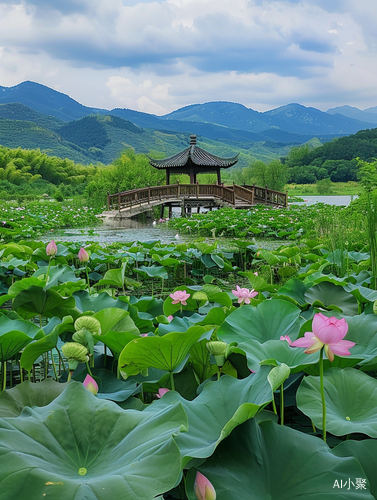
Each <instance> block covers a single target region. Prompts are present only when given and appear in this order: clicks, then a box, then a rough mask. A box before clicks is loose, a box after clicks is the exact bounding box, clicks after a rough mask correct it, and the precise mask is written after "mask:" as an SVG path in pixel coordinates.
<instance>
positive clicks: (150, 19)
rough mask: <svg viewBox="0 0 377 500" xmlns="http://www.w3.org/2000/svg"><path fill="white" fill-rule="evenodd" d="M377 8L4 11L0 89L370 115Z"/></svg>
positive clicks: (177, 0)
mask: <svg viewBox="0 0 377 500" xmlns="http://www.w3.org/2000/svg"><path fill="white" fill-rule="evenodd" d="M376 25H377V2H376V0H357V1H355V0H312V1H310V0H306V1H305V0H303V1H300V0H276V1H275V0H156V1H153V0H144V1H143V2H142V1H138V0H23V1H20V0H10V1H8V0H0V86H3V87H12V86H14V85H18V84H19V83H21V82H23V81H26V80H31V81H34V82H37V83H41V84H43V85H46V86H48V87H51V88H53V89H55V90H58V91H59V92H63V93H64V94H68V95H69V96H70V97H72V98H73V99H75V100H77V101H78V102H80V103H81V104H84V105H85V106H90V107H96V108H104V109H109V110H110V109H113V108H117V107H118V108H119V107H120V108H129V109H134V110H137V111H143V112H146V113H153V114H156V115H163V114H166V113H169V112H171V111H174V110H175V109H178V108H181V107H183V106H187V105H190V104H198V103H205V102H210V101H230V102H237V103H240V104H243V105H244V106H246V107H248V108H252V109H254V110H256V111H267V110H269V109H274V108H277V107H279V106H283V105H285V104H289V103H293V102H294V103H300V104H302V105H304V106H312V107H315V108H317V109H320V110H322V111H326V110H327V109H329V108H333V107H336V106H342V105H346V104H347V105H350V106H355V107H358V108H359V109H366V108H369V107H374V106H377V30H376Z"/></svg>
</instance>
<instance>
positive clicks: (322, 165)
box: [285, 128, 377, 183]
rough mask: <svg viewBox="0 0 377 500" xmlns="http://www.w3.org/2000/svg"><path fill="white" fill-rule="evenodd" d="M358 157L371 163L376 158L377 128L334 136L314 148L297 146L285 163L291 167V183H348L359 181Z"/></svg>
mask: <svg viewBox="0 0 377 500" xmlns="http://www.w3.org/2000/svg"><path fill="white" fill-rule="evenodd" d="M356 158H360V159H362V160H365V161H368V162H370V161H374V160H375V159H376V158H377V128H374V129H368V130H360V131H359V132H357V133H356V134H353V135H350V136H347V137H341V138H337V139H333V140H332V141H331V142H327V143H325V144H323V145H322V146H320V147H318V148H315V149H312V150H310V149H309V148H308V147H303V148H295V149H294V150H292V151H291V153H290V154H289V155H288V157H287V159H286V161H285V163H286V165H287V166H288V167H289V172H290V174H289V175H290V179H291V182H297V183H313V182H316V181H317V180H319V179H325V178H330V179H331V180H332V181H333V182H347V181H349V180H357V170H358V169H357V160H356Z"/></svg>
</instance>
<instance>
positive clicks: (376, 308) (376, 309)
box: [373, 300, 377, 314]
mask: <svg viewBox="0 0 377 500" xmlns="http://www.w3.org/2000/svg"><path fill="white" fill-rule="evenodd" d="M373 312H374V314H377V300H375V301H374V302H373Z"/></svg>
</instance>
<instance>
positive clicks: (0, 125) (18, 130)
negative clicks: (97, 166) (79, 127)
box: [0, 118, 95, 165]
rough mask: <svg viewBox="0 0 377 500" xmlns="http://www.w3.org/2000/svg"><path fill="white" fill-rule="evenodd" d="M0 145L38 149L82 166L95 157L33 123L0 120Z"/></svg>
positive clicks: (51, 131)
mask: <svg viewBox="0 0 377 500" xmlns="http://www.w3.org/2000/svg"><path fill="white" fill-rule="evenodd" d="M0 145H2V146H5V147H8V148H22V149H40V150H41V151H42V152H43V153H46V154H47V155H50V156H58V157H59V158H69V159H70V160H73V161H74V162H76V163H82V164H83V165H87V164H89V163H93V161H95V156H94V155H90V152H87V151H85V150H82V149H81V148H79V147H78V146H76V145H75V144H70V143H68V142H67V141H65V140H63V139H62V137H61V136H60V135H59V134H58V133H57V132H54V131H53V130H50V129H47V128H44V127H42V126H40V125H38V124H36V123H34V122H28V121H21V120H7V119H5V118H0Z"/></svg>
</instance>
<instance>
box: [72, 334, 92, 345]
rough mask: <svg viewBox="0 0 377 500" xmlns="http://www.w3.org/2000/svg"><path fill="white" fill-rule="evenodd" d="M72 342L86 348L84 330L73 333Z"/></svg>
mask: <svg viewBox="0 0 377 500" xmlns="http://www.w3.org/2000/svg"><path fill="white" fill-rule="evenodd" d="M72 340H74V341H75V342H78V343H79V344H81V345H83V346H87V344H88V342H87V340H86V338H85V330H79V331H78V332H75V333H74V334H73V335H72Z"/></svg>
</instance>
